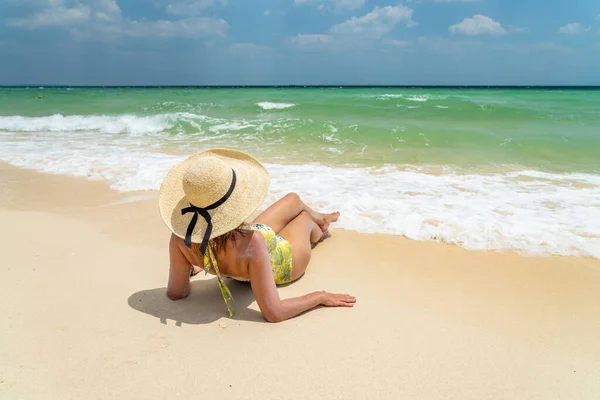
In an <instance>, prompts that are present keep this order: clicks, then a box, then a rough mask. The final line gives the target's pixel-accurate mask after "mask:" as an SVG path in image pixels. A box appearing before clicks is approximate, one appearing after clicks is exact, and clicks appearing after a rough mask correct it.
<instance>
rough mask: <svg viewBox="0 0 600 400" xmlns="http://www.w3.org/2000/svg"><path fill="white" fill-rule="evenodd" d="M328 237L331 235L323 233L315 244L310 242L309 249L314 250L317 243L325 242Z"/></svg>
mask: <svg viewBox="0 0 600 400" xmlns="http://www.w3.org/2000/svg"><path fill="white" fill-rule="evenodd" d="M330 237H331V233H329V232H323V234H322V235H321V237H320V238H319V239H318V240H316V241H315V242H311V243H310V248H311V249H314V248H315V247H317V245H318V244H319V243H321V242H322V241H323V240H325V239H327V238H330Z"/></svg>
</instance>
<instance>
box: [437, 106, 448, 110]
mask: <svg viewBox="0 0 600 400" xmlns="http://www.w3.org/2000/svg"><path fill="white" fill-rule="evenodd" d="M436 107H437V108H441V109H444V110H445V109H446V108H448V106H436Z"/></svg>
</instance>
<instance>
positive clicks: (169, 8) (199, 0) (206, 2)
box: [165, 0, 227, 17]
mask: <svg viewBox="0 0 600 400" xmlns="http://www.w3.org/2000/svg"><path fill="white" fill-rule="evenodd" d="M215 5H221V6H225V5H227V1H226V0H184V1H169V3H168V4H167V5H166V7H165V11H166V12H167V13H169V14H172V15H185V16H188V17H189V16H196V15H201V14H202V13H203V12H204V10H205V9H206V8H209V7H213V6H215Z"/></svg>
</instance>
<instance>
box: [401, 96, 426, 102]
mask: <svg viewBox="0 0 600 400" xmlns="http://www.w3.org/2000/svg"><path fill="white" fill-rule="evenodd" d="M406 100H408V101H418V102H420V103H424V102H426V101H427V100H429V96H410V97H407V98H406Z"/></svg>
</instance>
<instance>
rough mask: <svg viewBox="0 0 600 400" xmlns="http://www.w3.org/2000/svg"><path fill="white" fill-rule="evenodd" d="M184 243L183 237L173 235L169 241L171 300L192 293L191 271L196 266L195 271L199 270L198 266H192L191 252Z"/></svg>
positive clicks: (168, 289) (169, 288)
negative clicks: (186, 252)
mask: <svg viewBox="0 0 600 400" xmlns="http://www.w3.org/2000/svg"><path fill="white" fill-rule="evenodd" d="M182 246H185V244H184V243H183V239H181V238H179V237H177V236H175V235H173V234H172V235H171V240H170V241H169V262H170V266H169V283H168V285H167V296H169V298H170V299H171V300H179V299H183V298H184V297H187V296H188V295H189V294H190V272H191V270H192V268H194V272H196V273H197V272H198V271H197V268H198V267H192V263H191V260H190V259H189V258H188V257H191V254H188V256H186V254H185V253H184V251H186V250H188V249H187V247H182Z"/></svg>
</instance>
